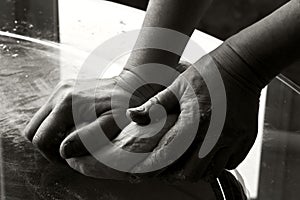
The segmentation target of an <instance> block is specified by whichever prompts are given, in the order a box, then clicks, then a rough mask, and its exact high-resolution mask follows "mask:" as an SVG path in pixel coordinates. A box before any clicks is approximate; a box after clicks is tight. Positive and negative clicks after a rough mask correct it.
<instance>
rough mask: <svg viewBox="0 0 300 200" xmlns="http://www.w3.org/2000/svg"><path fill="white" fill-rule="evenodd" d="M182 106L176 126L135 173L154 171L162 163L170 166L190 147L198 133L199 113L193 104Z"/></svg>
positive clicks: (134, 170)
mask: <svg viewBox="0 0 300 200" xmlns="http://www.w3.org/2000/svg"><path fill="white" fill-rule="evenodd" d="M182 106H183V108H184V109H183V110H182V111H181V113H180V115H179V116H178V119H177V121H176V123H175V124H174V126H172V127H171V129H170V130H169V131H168V132H167V133H166V134H165V135H164V136H163V137H162V139H161V140H160V141H159V143H158V145H157V146H156V148H155V149H154V150H153V151H152V152H151V153H150V155H149V156H148V157H147V158H146V159H145V160H144V161H142V162H141V163H139V165H137V166H136V167H135V168H134V169H133V170H132V172H133V173H135V172H138V171H153V169H155V168H157V167H158V166H160V165H162V166H163V167H165V166H169V165H170V164H172V163H173V162H175V161H176V160H178V158H179V157H180V156H182V154H183V153H184V152H185V151H186V150H187V149H188V148H189V147H190V145H191V143H192V141H193V139H194V136H195V134H196V133H197V125H195V122H196V121H197V116H198V115H199V113H198V111H196V110H195V109H194V108H193V104H189V106H185V105H182ZM193 133H194V135H193Z"/></svg>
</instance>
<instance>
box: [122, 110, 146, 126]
mask: <svg viewBox="0 0 300 200" xmlns="http://www.w3.org/2000/svg"><path fill="white" fill-rule="evenodd" d="M144 110H145V109H144ZM127 116H128V117H129V118H130V119H131V120H132V121H134V122H136V123H138V124H140V125H148V124H149V123H150V122H151V119H150V117H149V113H147V112H142V111H137V112H135V111H133V110H129V109H128V113H127Z"/></svg>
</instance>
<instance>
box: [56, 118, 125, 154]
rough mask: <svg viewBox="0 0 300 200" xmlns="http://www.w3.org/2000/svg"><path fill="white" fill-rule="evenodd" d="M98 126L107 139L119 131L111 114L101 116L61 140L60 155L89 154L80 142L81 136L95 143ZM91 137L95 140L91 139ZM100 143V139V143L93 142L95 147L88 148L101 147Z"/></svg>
mask: <svg viewBox="0 0 300 200" xmlns="http://www.w3.org/2000/svg"><path fill="white" fill-rule="evenodd" d="M100 127H101V129H102V131H103V132H104V133H105V135H106V137H107V138H108V139H109V140H112V139H113V138H115V137H116V136H117V135H118V133H120V131H121V129H120V128H119V127H118V125H117V124H116V122H115V120H114V118H113V115H111V114H109V115H104V116H101V117H99V118H98V119H97V120H96V121H94V122H92V123H90V124H88V125H86V126H84V127H82V128H80V129H78V130H75V131H74V132H72V133H71V134H69V135H68V136H67V137H66V138H65V139H64V140H63V141H62V143H61V145H60V148H59V152H60V155H61V157H63V158H65V159H68V158H72V157H78V156H84V155H88V154H90V152H89V151H88V149H87V148H86V146H85V144H84V143H83V142H82V140H81V137H85V138H87V140H88V141H91V142H90V143H91V144H95V142H96V141H97V138H98V136H99V135H98V134H101V132H100V131H101V129H100ZM93 139H94V140H95V142H93V141H92V140H93ZM102 142H103V141H102ZM102 145H103V144H101V141H100V143H98V144H95V147H90V149H97V148H101V146H102Z"/></svg>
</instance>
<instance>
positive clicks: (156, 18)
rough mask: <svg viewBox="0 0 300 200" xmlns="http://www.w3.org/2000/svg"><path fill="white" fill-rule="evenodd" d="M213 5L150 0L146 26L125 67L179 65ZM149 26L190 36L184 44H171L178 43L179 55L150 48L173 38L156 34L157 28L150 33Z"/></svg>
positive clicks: (202, 0)
mask: <svg viewBox="0 0 300 200" xmlns="http://www.w3.org/2000/svg"><path fill="white" fill-rule="evenodd" d="M210 2H211V0H184V1H183V0H150V2H149V5H148V8H147V12H146V16H145V19H144V23H143V27H142V29H141V32H140V34H139V36H138V39H137V42H136V45H135V48H134V50H133V51H132V53H131V55H130V58H129V60H128V62H127V65H126V67H125V68H129V69H132V68H135V67H137V66H139V65H142V64H146V63H160V64H165V65H168V66H170V67H173V66H176V64H177V63H178V61H179V59H180V57H181V54H182V53H183V50H184V48H185V46H186V44H187V42H188V39H189V37H190V36H191V35H192V33H193V31H194V29H195V28H196V27H197V25H198V23H199V21H200V18H201V16H202V15H203V13H204V11H205V10H206V8H207V7H208V5H209V3H210ZM148 27H159V28H166V29H171V30H174V31H178V32H180V33H182V34H185V35H187V36H188V37H186V39H185V40H183V41H172V42H173V44H176V46H175V47H176V48H177V49H176V51H177V52H179V53H178V54H179V55H177V54H174V53H170V52H168V51H164V50H159V49H150V48H149V46H151V45H152V44H153V43H155V42H160V41H164V39H166V40H169V39H170V38H166V36H165V35H164V34H160V33H159V31H154V30H155V29H153V31H151V29H149V28H148ZM164 37H165V38H164Z"/></svg>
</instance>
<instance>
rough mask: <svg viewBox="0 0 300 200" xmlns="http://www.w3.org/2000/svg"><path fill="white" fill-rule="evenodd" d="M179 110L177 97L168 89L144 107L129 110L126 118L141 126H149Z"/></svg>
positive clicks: (151, 99)
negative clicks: (167, 114) (154, 121)
mask: <svg viewBox="0 0 300 200" xmlns="http://www.w3.org/2000/svg"><path fill="white" fill-rule="evenodd" d="M179 108H180V106H179V102H178V100H177V97H176V95H175V94H174V93H173V92H172V91H171V89H169V88H167V89H165V90H163V91H161V92H159V93H158V94H157V95H155V96H154V97H152V98H150V99H149V100H148V101H147V102H145V103H144V104H143V105H141V106H139V107H136V108H129V109H127V111H126V116H127V117H128V118H129V119H131V120H132V121H134V122H136V123H138V124H140V125H147V124H149V123H150V122H151V121H153V120H154V119H156V120H159V119H161V118H163V117H164V115H165V114H166V112H167V113H171V112H173V113H174V112H176V111H177V112H178V111H179ZM151 118H152V120H151Z"/></svg>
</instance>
